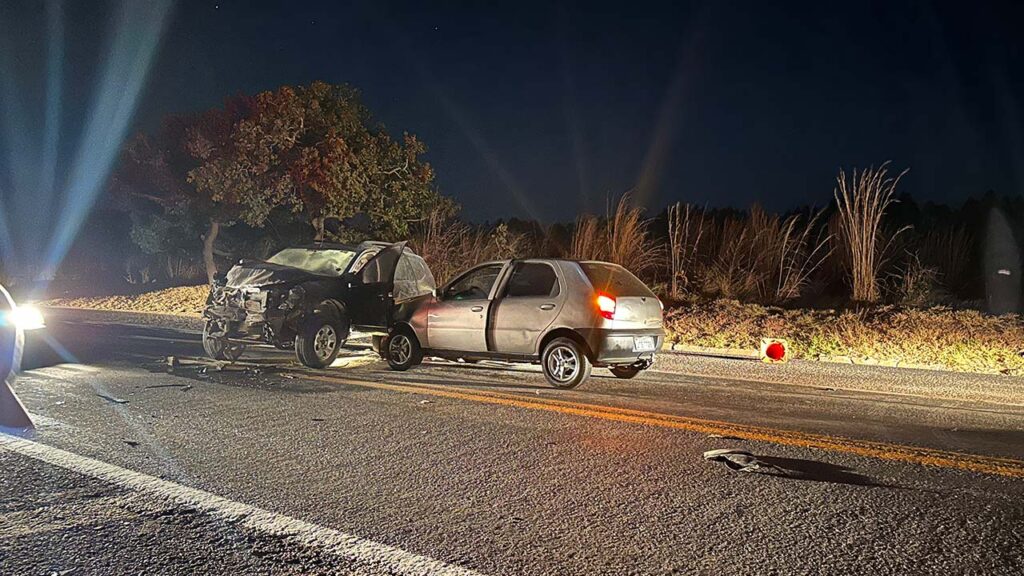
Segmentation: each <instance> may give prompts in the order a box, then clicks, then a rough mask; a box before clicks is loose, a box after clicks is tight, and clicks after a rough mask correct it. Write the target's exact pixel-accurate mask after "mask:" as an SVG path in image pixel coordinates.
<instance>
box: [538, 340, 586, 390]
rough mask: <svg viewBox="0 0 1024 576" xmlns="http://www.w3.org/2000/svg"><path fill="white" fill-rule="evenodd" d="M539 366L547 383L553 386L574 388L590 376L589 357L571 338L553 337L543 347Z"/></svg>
mask: <svg viewBox="0 0 1024 576" xmlns="http://www.w3.org/2000/svg"><path fill="white" fill-rule="evenodd" d="M541 366H542V367H543V369H544V377H545V378H547V380H548V384H551V385H552V386H554V387H555V388H575V387H577V386H579V385H580V384H582V383H583V381H584V380H586V379H587V377H588V376H590V369H591V364H590V359H589V358H587V355H586V354H585V353H584V352H583V348H582V347H581V346H580V345H579V344H577V343H576V341H575V340H572V339H571V338H555V339H554V340H552V341H551V342H549V343H548V345H547V346H545V347H544V353H543V354H542V355H541Z"/></svg>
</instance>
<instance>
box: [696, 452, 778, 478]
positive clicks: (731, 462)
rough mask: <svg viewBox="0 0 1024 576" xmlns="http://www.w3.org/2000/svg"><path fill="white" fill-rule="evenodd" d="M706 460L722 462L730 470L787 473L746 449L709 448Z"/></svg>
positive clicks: (705, 455) (705, 454) (705, 456)
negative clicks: (759, 458)
mask: <svg viewBox="0 0 1024 576" xmlns="http://www.w3.org/2000/svg"><path fill="white" fill-rule="evenodd" d="M704 459H705V460H711V461H714V462H721V463H723V464H725V465H726V467H727V468H729V469H730V470H735V471H737V472H774V473H776V474H781V475H783V476H786V475H787V472H786V470H783V469H782V468H779V467H778V466H775V465H773V464H769V463H767V462H762V461H761V460H758V459H757V457H756V456H754V455H753V454H751V453H750V452H747V451H745V450H736V449H733V448H724V449H719V450H708V451H707V452H705V453H704Z"/></svg>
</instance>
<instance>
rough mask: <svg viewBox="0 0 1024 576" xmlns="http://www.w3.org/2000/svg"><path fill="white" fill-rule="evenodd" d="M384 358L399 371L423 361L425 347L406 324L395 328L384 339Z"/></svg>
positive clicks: (393, 368)
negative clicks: (422, 346) (421, 346)
mask: <svg viewBox="0 0 1024 576" xmlns="http://www.w3.org/2000/svg"><path fill="white" fill-rule="evenodd" d="M384 359H385V360H387V361H388V366H390V367H391V369H392V370H398V371H399V372H401V371H404V370H408V369H409V368H412V367H413V366H416V365H417V364H419V363H420V362H423V349H422V348H420V341H419V339H418V338H416V334H414V333H413V331H412V330H410V329H409V328H406V327H404V326H400V327H398V328H395V330H394V331H393V332H392V333H391V334H389V335H388V337H387V338H385V339H384Z"/></svg>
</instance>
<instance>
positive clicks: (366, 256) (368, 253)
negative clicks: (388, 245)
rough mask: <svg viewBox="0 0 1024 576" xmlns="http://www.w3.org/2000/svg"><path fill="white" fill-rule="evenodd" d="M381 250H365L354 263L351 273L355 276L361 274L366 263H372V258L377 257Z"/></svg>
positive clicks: (374, 248)
mask: <svg viewBox="0 0 1024 576" xmlns="http://www.w3.org/2000/svg"><path fill="white" fill-rule="evenodd" d="M380 250H381V246H374V247H373V248H367V249H366V250H363V252H362V253H361V254H359V257H358V258H356V260H355V262H353V263H352V268H351V270H349V271H350V272H352V273H353V274H357V273H359V271H360V270H362V269H363V266H366V263H367V262H369V261H370V258H373V257H374V256H376V255H377V252H380Z"/></svg>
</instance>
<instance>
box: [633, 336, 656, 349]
mask: <svg viewBox="0 0 1024 576" xmlns="http://www.w3.org/2000/svg"><path fill="white" fill-rule="evenodd" d="M654 343H655V339H654V336H634V337H633V352H654Z"/></svg>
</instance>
